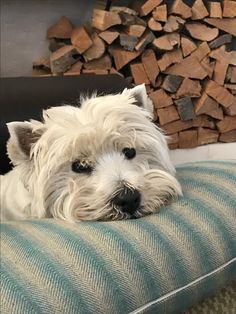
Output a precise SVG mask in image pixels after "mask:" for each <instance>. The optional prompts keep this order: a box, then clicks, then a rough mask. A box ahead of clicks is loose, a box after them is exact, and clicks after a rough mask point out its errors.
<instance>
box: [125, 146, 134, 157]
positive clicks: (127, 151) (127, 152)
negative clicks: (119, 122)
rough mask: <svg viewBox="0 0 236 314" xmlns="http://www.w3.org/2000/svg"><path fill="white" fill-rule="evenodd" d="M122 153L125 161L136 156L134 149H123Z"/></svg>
mask: <svg viewBox="0 0 236 314" xmlns="http://www.w3.org/2000/svg"><path fill="white" fill-rule="evenodd" d="M122 153H123V154H124V155H125V157H126V158H127V159H133V158H134V157H135V156H136V150H135V149H134V148H129V147H125V148H124V149H123V150H122Z"/></svg>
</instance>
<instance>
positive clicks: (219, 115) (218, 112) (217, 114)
mask: <svg viewBox="0 0 236 314" xmlns="http://www.w3.org/2000/svg"><path fill="white" fill-rule="evenodd" d="M206 114H207V115H208V116H210V117H212V118H214V119H217V120H223V119H224V113H223V109H222V107H218V108H216V109H214V110H212V111H208V112H207V113H206Z"/></svg>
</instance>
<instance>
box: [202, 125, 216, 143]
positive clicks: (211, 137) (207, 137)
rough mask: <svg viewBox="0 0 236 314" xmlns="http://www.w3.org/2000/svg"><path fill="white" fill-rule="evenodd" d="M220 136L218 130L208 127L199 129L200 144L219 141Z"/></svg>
mask: <svg viewBox="0 0 236 314" xmlns="http://www.w3.org/2000/svg"><path fill="white" fill-rule="evenodd" d="M218 138H219V133H218V131H215V130H210V129H206V128H199V129H198V145H205V144H210V143H217V142H218Z"/></svg>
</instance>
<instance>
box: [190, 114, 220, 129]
mask: <svg viewBox="0 0 236 314" xmlns="http://www.w3.org/2000/svg"><path fill="white" fill-rule="evenodd" d="M192 126H193V127H196V128H200V127H202V128H208V129H212V130H214V129H215V122H214V120H213V119H212V118H211V117H208V116H207V115H205V114H202V115H200V116H198V117H197V118H196V119H194V120H193V121H192Z"/></svg>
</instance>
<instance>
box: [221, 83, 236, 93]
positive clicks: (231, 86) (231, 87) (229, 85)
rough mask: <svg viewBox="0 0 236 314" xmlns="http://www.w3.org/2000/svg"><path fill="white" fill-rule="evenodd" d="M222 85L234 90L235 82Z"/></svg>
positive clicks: (235, 89)
mask: <svg viewBox="0 0 236 314" xmlns="http://www.w3.org/2000/svg"><path fill="white" fill-rule="evenodd" d="M224 87H226V88H228V89H230V91H231V92H236V84H224Z"/></svg>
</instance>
